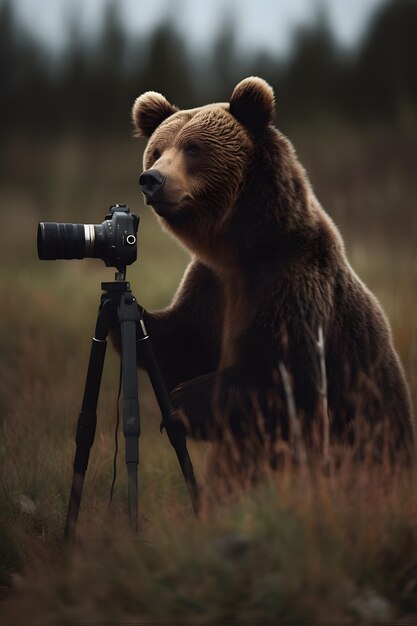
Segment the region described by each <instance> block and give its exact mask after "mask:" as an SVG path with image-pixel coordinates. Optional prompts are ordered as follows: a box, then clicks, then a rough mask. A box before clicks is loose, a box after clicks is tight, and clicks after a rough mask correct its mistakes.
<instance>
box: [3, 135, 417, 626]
mask: <svg viewBox="0 0 417 626" xmlns="http://www.w3.org/2000/svg"><path fill="white" fill-rule="evenodd" d="M295 144H296V146H297V148H298V152H299V155H300V157H301V159H302V161H303V162H304V164H305V165H306V167H307V170H308V171H309V173H310V176H311V179H312V182H313V186H314V188H315V190H316V192H317V195H318V197H319V198H320V200H321V201H322V203H323V205H324V206H325V208H326V209H327V210H328V211H329V212H330V213H331V214H332V215H333V216H334V218H335V220H336V222H337V223H338V225H339V226H340V228H341V230H342V233H343V235H344V237H345V241H346V247H347V251H348V256H349V258H350V260H351V262H352V264H353V266H354V267H355V269H356V270H357V271H358V273H359V275H360V276H361V277H362V278H363V279H364V280H365V282H366V283H367V284H368V285H369V287H370V288H371V289H372V290H373V291H374V292H375V293H376V295H377V296H378V297H379V299H380V300H381V302H382V304H383V306H384V309H385V311H386V312H387V314H388V317H389V318H390V321H391V324H392V328H393V334H394V337H395V343H396V346H397V349H398V351H399V353H400V356H401V359H402V361H403V364H404V367H405V370H406V374H407V378H408V380H409V383H410V387H411V392H412V396H413V400H414V404H415V405H417V315H416V308H417V291H416V289H415V285H416V284H417V254H416V252H417V214H416V211H415V199H416V197H417V193H416V192H417V180H416V179H415V176H414V168H413V165H412V164H413V163H415V156H416V147H417V138H410V137H403V136H397V135H395V134H388V133H385V134H377V133H376V132H369V133H368V134H367V135H366V136H363V135H359V134H355V133H354V132H352V131H350V130H349V131H347V130H346V129H334V132H333V133H332V135H328V136H323V135H322V133H321V132H318V131H316V132H314V133H312V134H309V133H307V132H306V131H303V132H300V133H299V136H298V137H297V136H296V137H295ZM140 162H141V158H140V150H139V149H138V146H137V145H136V143H134V142H132V141H130V140H128V139H126V140H120V139H119V138H116V137H115V138H112V139H106V141H104V140H103V142H101V143H99V142H97V141H95V142H92V141H88V140H86V139H82V138H66V139H62V141H60V142H54V143H50V144H42V143H40V144H39V143H36V142H34V141H30V140H29V139H26V138H20V139H19V138H16V139H15V140H14V141H13V143H12V144H10V145H9V146H7V149H6V151H5V152H4V154H3V157H2V170H1V174H0V175H1V187H0V207H1V211H2V217H3V222H2V229H1V232H0V240H1V241H0V246H1V247H0V250H1V264H0V277H1V284H2V305H1V311H2V313H1V318H0V354H1V361H0V420H1V429H2V437H1V438H0V465H1V485H0V487H1V488H0V501H1V503H0V564H1V568H0V585H2V586H3V587H2V589H3V594H2V595H3V601H2V603H1V604H0V620H1V621H2V623H5V624H6V623H10V622H11V621H13V622H14V623H16V624H20V623H21V624H27V623H33V624H37V623H38V624H56V623H75V624H77V623H80V624H81V623H83V624H85V623H112V624H116V623H152V624H176V623H178V624H219V623H239V624H241V623H242V624H243V623H246V624H248V623H256V624H288V623H293V624H304V623H305V624H306V623H315V624H335V623H365V624H375V623H387V624H388V623H393V621H394V620H396V619H400V618H402V617H404V616H405V615H406V614H407V613H408V614H409V613H413V612H416V613H417V551H416V542H417V527H416V520H417V495H416V492H415V490H414V488H413V485H414V484H415V478H416V476H415V474H416V472H415V470H414V469H412V470H411V471H410V472H409V473H407V474H404V475H400V474H399V475H397V476H391V475H389V474H387V473H385V472H383V471H382V470H381V472H380V473H379V474H377V475H375V473H374V474H370V473H368V472H366V471H364V470H363V468H362V469H361V470H360V471H358V470H357V468H355V467H354V466H352V465H349V464H346V467H344V468H343V469H342V470H341V471H340V472H339V473H338V474H337V475H334V476H330V477H329V476H327V477H326V476H323V475H322V474H320V473H305V472H304V473H303V472H302V473H294V472H293V471H292V470H291V469H287V470H286V471H285V472H283V473H282V474H279V475H278V476H275V477H271V479H270V480H269V481H266V483H265V484H264V485H261V486H259V488H258V489H256V490H252V491H250V492H247V493H244V494H240V495H236V496H235V498H234V499H233V500H232V501H230V502H227V503H225V504H223V505H221V506H211V507H209V508H208V509H207V510H206V511H205V513H204V515H203V518H202V519H201V520H199V521H198V522H196V520H194V518H193V514H192V510H191V505H190V503H189V501H188V498H187V495H186V492H185V488H184V485H183V481H182V477H181V474H180V471H179V468H178V466H177V463H176V459H175V455H174V453H173V451H172V450H171V448H170V446H169V443H168V441H167V439H166V437H165V436H161V435H160V434H159V415H158V410H157V407H156V403H155V400H154V398H153V395H152V393H151V391H150V388H149V385H148V383H147V380H146V377H145V376H142V375H140V399H141V414H142V426H143V429H142V435H141V439H140V449H141V462H140V469H139V480H140V498H139V504H140V527H141V532H140V535H139V538H138V539H132V538H131V537H130V535H129V531H128V528H127V522H126V510H125V509H126V472H125V467H124V461H123V446H121V450H122V452H121V454H120V455H119V462H118V482H117V485H116V491H115V496H114V501H113V506H112V509H111V511H110V512H108V508H107V501H108V495H109V489H110V484H111V479H112V458H113V449H114V443H113V430H114V424H115V412H116V410H115V406H116V387H117V380H118V362H117V359H116V357H115V355H114V353H113V352H112V351H111V350H108V356H107V358H106V365H105V371H104V376H103V384H102V390H101V395H100V402H99V421H98V428H97V434H96V439H95V443H94V447H93V450H92V454H91V459H90V465H89V468H88V473H87V477H86V484H85V490H84V494H83V502H82V507H81V514H80V521H79V528H78V534H79V537H80V540H81V544H80V546H79V547H78V548H77V549H75V550H74V551H73V552H72V553H69V552H67V550H65V549H64V547H63V545H62V530H63V525H64V521H65V513H66V505H67V498H68V490H69V485H70V480H71V466H72V459H73V453H74V444H73V436H74V430H75V424H76V420H77V415H78V411H79V407H80V402H81V396H82V390H83V384H84V376H85V367H86V364H87V359H88V352H89V345H90V338H91V333H92V331H93V325H94V321H95V317H96V311H97V306H98V301H99V296H100V282H101V281H102V280H109V279H110V280H111V279H112V271H111V270H109V269H107V268H105V267H104V265H103V264H102V263H100V262H98V261H92V260H84V261H72V262H70V261H65V262H54V263H52V262H51V263H47V262H43V263H42V262H40V261H38V260H37V258H36V249H35V235H36V225H37V222H38V221H39V220H54V221H74V222H75V221H80V222H94V223H97V222H100V221H102V219H103V217H104V215H105V213H106V210H107V208H108V205H109V204H110V203H112V202H115V201H124V202H127V203H128V204H129V205H130V206H131V208H132V209H134V210H136V211H138V212H139V213H140V215H141V225H140V229H139V261H138V262H137V263H136V264H135V265H134V266H132V267H131V268H129V271H128V277H129V279H130V280H131V282H132V287H133V290H134V292H135V294H136V296H137V297H138V299H139V300H140V301H141V302H142V303H143V304H144V305H145V306H147V307H148V308H155V307H159V306H163V305H165V304H166V303H167V302H168V301H169V298H170V296H171V294H172V293H173V291H174V289H175V286H176V284H177V283H178V281H179V278H180V276H181V273H182V271H183V268H184V266H185V264H186V262H187V256H186V254H185V253H184V251H182V250H181V249H180V248H179V247H178V246H177V245H176V244H175V243H174V242H173V241H172V240H171V239H170V238H169V237H168V235H167V234H166V233H162V232H161V231H160V229H159V227H158V225H157V224H156V221H155V220H154V219H153V217H152V216H151V215H150V213H149V212H148V210H147V209H146V208H144V207H143V206H142V204H141V201H140V198H139V193H138V186H137V178H138V173H139V171H140V167H141V165H140ZM121 439H122V437H121ZM190 449H191V454H192V457H193V460H194V462H195V465H196V469H197V473H198V475H199V478H200V479H203V477H204V459H205V455H206V448H205V447H204V446H203V445H197V444H194V445H192V446H191V447H190ZM411 623H412V622H411Z"/></svg>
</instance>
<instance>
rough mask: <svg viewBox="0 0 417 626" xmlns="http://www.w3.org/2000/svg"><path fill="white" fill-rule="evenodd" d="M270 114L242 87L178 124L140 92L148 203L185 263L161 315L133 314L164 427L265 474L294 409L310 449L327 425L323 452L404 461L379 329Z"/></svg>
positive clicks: (260, 98)
mask: <svg viewBox="0 0 417 626" xmlns="http://www.w3.org/2000/svg"><path fill="white" fill-rule="evenodd" d="M273 115H274V94H273V91H272V89H271V87H270V86H269V85H268V84H267V83H266V82H265V81H263V80H262V79H260V78H255V77H252V78H247V79H245V80H243V81H242V82H241V83H239V84H238V85H237V86H236V88H235V89H234V91H233V94H232V97H231V99H230V102H229V103H220V104H211V105H207V106H203V107H200V108H196V109H192V110H186V111H180V110H178V109H177V108H176V107H174V106H173V105H171V104H170V103H169V102H168V101H167V100H166V99H165V98H164V97H163V96H162V95H160V94H157V93H155V92H147V93H145V94H143V95H142V96H140V97H139V98H138V99H137V100H136V102H135V104H134V107H133V121H134V124H135V128H136V131H137V135H138V136H145V137H148V138H149V140H148V144H147V147H146V151H145V154H144V167H145V170H146V171H145V177H142V179H141V180H142V183H143V184H142V189H143V191H144V193H145V196H146V199H147V203H148V204H150V205H151V206H152V207H153V209H154V210H155V212H156V213H157V214H158V216H159V219H160V221H161V223H162V225H163V226H164V227H165V228H167V229H168V230H169V231H170V232H171V233H173V234H174V235H175V236H176V237H177V238H178V239H179V240H180V242H181V243H182V244H183V245H184V246H186V247H187V248H188V249H189V250H190V252H191V254H192V255H193V260H192V261H191V263H190V265H189V266H188V268H187V270H186V272H185V275H184V278H183V279H182V282H181V284H180V286H179V288H178V291H177V293H176V295H175V297H174V300H173V302H172V303H171V305H170V306H169V307H168V308H166V309H164V310H162V311H155V312H152V313H150V312H146V311H145V312H144V320H145V324H146V327H147V329H148V332H149V334H150V336H151V339H152V343H153V346H154V349H155V352H156V355H157V359H158V361H159V364H160V367H161V370H162V373H163V376H164V378H165V381H166V384H167V387H168V389H169V391H170V393H171V398H172V402H173V405H174V408H175V411H176V416H177V417H178V418H179V419H180V420H182V421H183V423H184V425H185V427H186V429H187V433H188V434H189V435H190V436H191V437H193V438H196V439H203V440H211V441H213V442H217V444H216V445H217V448H216V449H217V450H224V442H225V440H226V439H229V440H230V439H231V440H232V441H233V444H234V447H235V451H236V450H237V451H238V452H239V450H240V451H241V456H242V455H243V456H245V455H247V458H248V459H249V458H250V456H251V451H250V448H251V446H250V445H249V446H248V442H252V443H253V444H254V446H253V448H254V449H255V447H258V448H259V447H260V448H263V453H265V452H266V453H267V454H269V455H270V458H269V460H270V461H271V462H272V463H274V459H273V456H274V455H273V452H272V451H273V448H274V446H271V442H272V443H273V442H276V441H278V440H279V441H288V440H289V439H291V436H292V435H293V434H294V433H292V430H294V429H295V423H294V421H293V418H294V415H293V414H292V415H291V414H290V413H294V412H290V413H289V407H291V401H292V400H294V402H295V407H296V417H297V420H298V424H299V425H301V431H302V434H303V437H304V441H305V442H307V448H308V449H310V450H311V449H313V448H314V443H315V442H317V440H320V437H322V436H323V435H324V434H325V433H324V431H323V428H324V429H326V420H327V415H328V424H329V431H328V432H329V434H330V441H331V442H339V443H341V444H342V445H343V444H345V443H350V444H355V445H358V446H359V445H360V443H361V442H363V441H364V440H367V441H370V440H372V441H376V442H377V445H376V448H377V449H378V450H379V451H381V449H382V448H383V447H384V446H385V447H386V449H387V450H389V452H390V457H391V458H394V457H396V456H398V454H399V451H401V452H406V454H407V456H409V455H411V454H412V453H413V447H414V428H413V420H412V414H411V406H410V399H409V393H408V390H407V385H406V382H405V377H404V373H403V370H402V367H401V365H400V362H399V359H398V356H397V354H396V352H395V350H394V347H393V343H392V337H391V332H390V329H389V325H388V323H387V320H386V318H385V316H384V314H383V312H382V310H381V307H380V305H379V304H378V302H377V300H376V298H375V297H374V296H373V295H372V293H370V291H369V290H368V289H367V287H366V286H365V285H364V284H363V282H362V281H361V280H360V279H359V278H358V276H357V275H356V274H355V272H354V271H353V269H352V267H351V266H350V265H349V262H348V260H347V258H346V255H345V250H344V246H343V241H342V239H341V236H340V234H339V232H338V230H337V228H336V226H335V225H334V223H333V222H332V220H331V219H330V218H329V216H328V215H327V214H326V213H325V212H324V210H323V209H322V208H321V206H320V204H319V202H318V200H317V199H316V197H315V195H314V193H313V191H312V188H311V186H310V184H309V181H308V178H307V175H306V172H305V171H304V169H303V168H302V166H301V165H300V163H299V162H298V160H297V157H296V154H295V151H294V148H293V146H292V145H291V143H290V142H289V140H288V139H287V138H286V137H285V136H284V135H283V134H282V133H280V132H279V131H278V130H277V129H276V128H275V127H274V126H273V124H272V119H273ZM149 171H150V178H147V176H146V175H147V174H148V172H149ZM155 171H156V178H155V179H152V176H154V174H155ZM149 180H151V182H152V180H153V184H151V185H149ZM319 332H322V334H323V337H324V351H321V352H320V350H319V349H318V346H317V340H318V337H319ZM321 356H325V366H326V372H327V381H326V382H327V403H328V413H327V415H323V407H324V406H325V403H324V402H323V400H324V398H323V394H321V390H322V389H323V382H324V381H323V368H322V365H323V360H321V359H320V357H321ZM284 378H286V379H287V383H289V387H290V391H289V389H288V385H287V387H285V384H284V383H285V380H284ZM290 418H291V419H290ZM323 425H324V426H323ZM265 435H267V436H265ZM316 435H317V438H318V439H317V438H316ZM265 441H268V442H269V443H268V446H267V447H265V445H264V444H263V443H262V442H265ZM238 456H239V454H238ZM216 459H217V460H216V462H218V458H217V457H216ZM243 460H244V461H245V459H243Z"/></svg>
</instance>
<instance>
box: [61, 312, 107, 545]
mask: <svg viewBox="0 0 417 626" xmlns="http://www.w3.org/2000/svg"><path fill="white" fill-rule="evenodd" d="M104 307H105V303H103V301H102V304H101V306H100V309H99V312H98V316H97V324H96V329H95V334H94V338H93V340H92V343H91V351H90V359H89V362H88V369H87V376H86V382H85V387H84V396H83V401H82V406H81V412H80V416H79V418H78V424H77V434H76V437H75V443H76V452H75V458H74V473H73V479H72V486H71V494H70V499H69V503H68V512H67V520H66V524H65V531H64V537H65V539H66V540H67V541H70V542H73V541H74V540H75V529H76V525H77V520H78V513H79V509H80V502H81V495H82V490H83V485H84V476H85V473H86V471H87V466H88V459H89V456H90V449H91V446H92V444H93V441H94V435H95V432H96V424H97V402H98V395H99V391H100V384H101V376H102V372H103V364H104V357H105V354H106V347H107V342H106V337H107V333H108V325H107V322H106V319H105V315H104V311H103V309H104Z"/></svg>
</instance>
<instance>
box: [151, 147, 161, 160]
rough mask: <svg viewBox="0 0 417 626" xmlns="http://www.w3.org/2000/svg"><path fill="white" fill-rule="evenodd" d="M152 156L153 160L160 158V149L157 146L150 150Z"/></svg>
mask: <svg viewBox="0 0 417 626" xmlns="http://www.w3.org/2000/svg"><path fill="white" fill-rule="evenodd" d="M152 158H153V160H154V161H157V160H158V159H159V158H161V151H160V150H158V148H155V149H154V151H153V152H152Z"/></svg>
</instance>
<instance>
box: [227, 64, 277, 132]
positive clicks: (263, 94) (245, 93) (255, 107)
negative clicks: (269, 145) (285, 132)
mask: <svg viewBox="0 0 417 626" xmlns="http://www.w3.org/2000/svg"><path fill="white" fill-rule="evenodd" d="M274 109H275V97H274V92H273V89H272V87H271V86H270V85H268V83H267V82H266V81H265V80H263V79H262V78H258V77H257V76H250V77H249V78H245V79H244V80H242V81H241V82H240V83H238V84H237V85H236V87H235V88H234V90H233V93H232V97H231V98H230V105H229V111H230V113H231V114H232V115H233V117H235V118H236V119H237V120H238V121H239V122H241V124H243V125H244V126H246V127H248V128H250V129H251V130H261V129H262V128H264V127H265V126H267V125H268V124H269V123H270V122H272V119H273V116H274Z"/></svg>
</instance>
